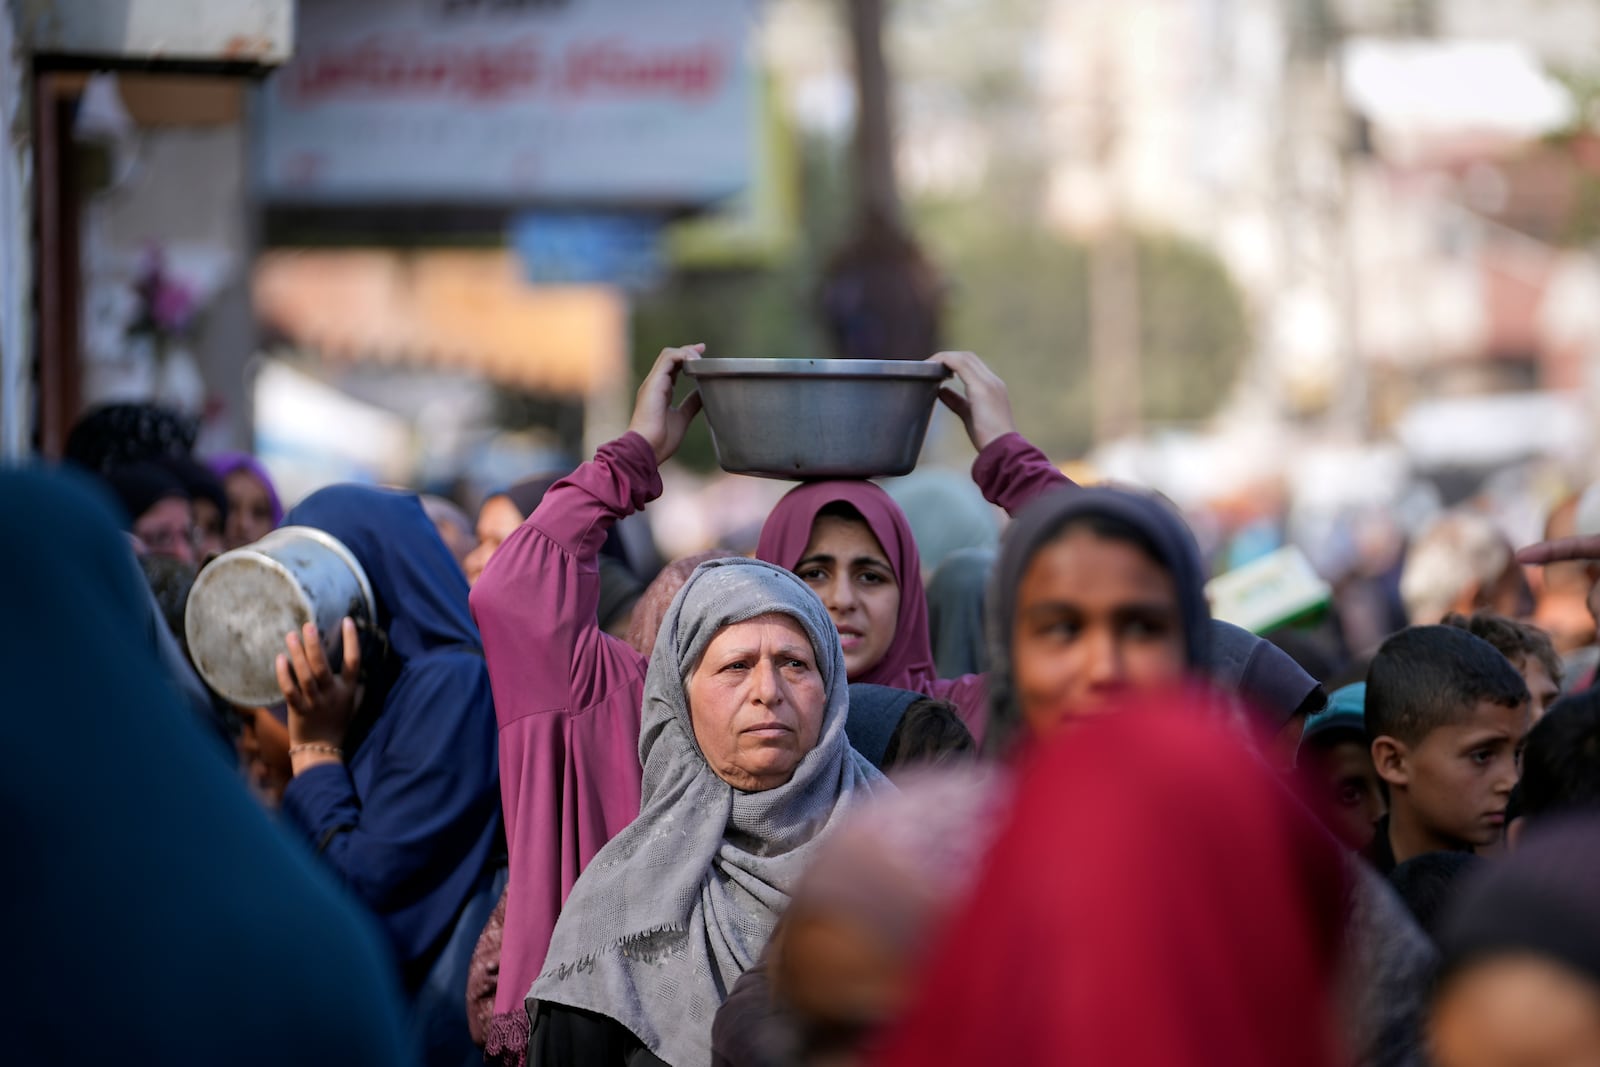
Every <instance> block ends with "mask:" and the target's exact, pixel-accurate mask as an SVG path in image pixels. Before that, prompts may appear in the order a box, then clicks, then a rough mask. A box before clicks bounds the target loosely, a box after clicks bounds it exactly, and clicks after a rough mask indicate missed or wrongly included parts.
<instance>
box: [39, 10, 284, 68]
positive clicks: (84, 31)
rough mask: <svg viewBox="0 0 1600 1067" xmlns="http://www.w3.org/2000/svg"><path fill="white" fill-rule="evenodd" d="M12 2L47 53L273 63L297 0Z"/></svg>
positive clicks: (281, 51)
mask: <svg viewBox="0 0 1600 1067" xmlns="http://www.w3.org/2000/svg"><path fill="white" fill-rule="evenodd" d="M311 6H315V5H311ZM13 7H14V8H15V11H16V17H17V22H18V26H19V28H20V30H21V33H22V36H23V37H24V38H25V39H26V40H27V42H28V46H29V48H31V49H32V50H33V51H35V52H41V53H46V54H49V55H67V56H93V57H96V58H105V59H129V60H139V61H141V62H148V61H151V60H170V61H174V62H194V63H249V64H260V65H263V66H275V65H277V64H279V63H282V62H283V61H284V60H285V59H287V58H288V57H289V52H290V50H291V48H292V46H293V44H294V10H295V5H294V0H55V2H53V3H25V4H16V5H13Z"/></svg>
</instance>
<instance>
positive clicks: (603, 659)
mask: <svg viewBox="0 0 1600 1067" xmlns="http://www.w3.org/2000/svg"><path fill="white" fill-rule="evenodd" d="M660 492H661V478H660V474H659V472H658V470H657V464H656V458H655V453H654V451H653V450H652V449H651V448H650V446H649V444H648V443H647V442H646V441H645V440H644V438H642V437H640V436H639V435H638V434H634V433H629V434H626V435H624V436H623V437H620V438H618V439H617V440H615V441H612V442H611V443H609V444H607V445H605V446H603V447H601V448H600V450H599V451H598V452H597V453H596V455H595V458H594V459H593V460H591V461H590V462H588V463H585V464H584V465H583V466H581V467H579V468H578V469H577V470H576V471H574V472H573V473H572V474H571V475H570V476H568V477H567V478H564V479H562V480H561V481H559V482H557V483H556V484H555V485H554V486H552V487H551V488H550V490H549V492H547V493H546V494H545V496H544V499H543V500H542V501H540V503H539V507H538V508H537V509H536V510H535V511H534V513H533V514H532V515H530V516H528V519H527V520H526V521H525V522H524V523H523V524H522V525H521V526H520V527H518V528H517V530H516V531H515V532H514V533H513V534H512V535H511V536H510V537H508V538H507V539H506V541H505V544H503V545H501V546H500V550H499V551H498V552H496V553H495V554H494V556H493V558H492V559H490V561H489V565H488V567H487V568H485V570H484V573H483V576H482V577H481V578H479V579H478V584H477V585H476V586H474V587H473V590H472V600H471V603H472V611H473V615H474V616H475V617H476V619H477V621H478V627H479V630H480V631H481V632H482V635H483V647H484V654H485V658H486V659H487V661H488V666H489V680H490V684H491V685H492V686H493V689H494V703H495V714H496V715H497V716H498V718H499V720H500V792H501V803H502V808H503V810H504V812H505V822H506V843H507V847H508V849H509V852H510V860H511V882H510V888H509V890H508V893H507V897H506V922H505V934H504V941H503V944H502V951H501V958H500V986H499V989H498V990H497V992H496V995H495V1010H496V1016H495V1020H494V1022H493V1023H492V1024H491V1036H490V1041H489V1044H490V1046H491V1047H496V1046H497V1045H498V1044H499V1043H501V1042H503V1041H505V1040H509V1038H507V1036H506V1035H505V1034H501V1033H500V1032H499V1031H500V1029H501V1028H502V1027H503V1026H504V1027H509V1028H510V1030H515V1029H516V1026H515V1024H516V1023H517V1022H518V1020H519V1019H521V1020H525V1019H526V1014H525V1009H524V1008H523V998H524V997H526V995H527V991H528V987H529V986H530V985H532V984H533V980H534V978H536V977H537V976H538V973H539V968H540V967H541V965H542V964H543V962H544V954H545V949H546V947H547V946H548V944H549V938H550V932H551V930H552V929H554V926H555V920H556V916H557V915H558V914H559V913H560V910H561V905H562V902H563V901H564V900H565V898H566V894H567V891H568V890H570V889H571V887H572V884H573V883H574V882H575V881H576V880H577V877H578V874H579V873H580V872H581V871H582V869H583V867H584V865H585V864H586V863H587V861H588V860H589V859H590V858H591V857H592V856H593V855H594V853H595V852H596V851H598V850H599V848H600V847H601V846H602V845H604V844H605V842H606V841H607V840H609V838H610V837H611V835H612V834H614V833H616V831H617V830H619V829H620V828H621V827H623V826H625V825H627V824H628V822H630V821H631V820H632V819H633V818H634V817H635V816H636V815H638V813H639V756H638V743H639V707H640V703H641V700H642V695H643V691H644V675H645V658H644V657H643V656H641V655H639V654H638V653H637V652H635V651H634V650H633V649H632V648H630V647H629V646H628V645H627V644H625V643H624V642H622V641H619V640H617V639H616V638H614V637H611V636H610V635H609V634H606V633H605V632H604V631H602V630H601V629H600V625H599V621H598V618H597V614H598V609H599V602H600V572H599V565H598V557H599V553H600V548H601V546H602V545H603V544H604V543H605V538H606V532H607V531H608V530H609V529H610V527H611V525H612V524H613V523H614V522H616V521H617V520H618V519H620V518H622V517H623V516H624V515H627V514H629V513H631V512H633V511H635V510H637V509H639V508H641V507H643V506H644V505H645V504H646V503H647V502H648V501H650V500H653V499H654V498H655V497H656V496H657V495H659V494H660ZM524 1025H525V1024H524ZM508 1032H509V1031H508ZM521 1040H525V1038H524V1039H521Z"/></svg>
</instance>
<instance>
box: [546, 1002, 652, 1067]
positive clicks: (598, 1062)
mask: <svg viewBox="0 0 1600 1067" xmlns="http://www.w3.org/2000/svg"><path fill="white" fill-rule="evenodd" d="M528 1067H667V1062H666V1061H665V1060H663V1059H662V1058H661V1057H659V1056H657V1055H656V1054H655V1053H654V1052H651V1051H650V1050H649V1049H647V1048H645V1047H644V1042H642V1041H640V1040H639V1039H638V1038H637V1037H635V1036H634V1035H633V1033H632V1031H630V1030H629V1029H628V1028H627V1027H625V1026H623V1025H622V1024H621V1023H619V1022H617V1021H616V1020H615V1019H612V1018H610V1017H608V1016H605V1015H601V1014H600V1013H599V1012H594V1011H584V1010H583V1009H582V1008H569V1007H567V1006H566V1005H565V1004H550V1003H547V1002H546V1003H541V1004H540V1005H539V1015H538V1017H537V1018H535V1019H534V1020H533V1033H532V1034H531V1035H529V1037H528Z"/></svg>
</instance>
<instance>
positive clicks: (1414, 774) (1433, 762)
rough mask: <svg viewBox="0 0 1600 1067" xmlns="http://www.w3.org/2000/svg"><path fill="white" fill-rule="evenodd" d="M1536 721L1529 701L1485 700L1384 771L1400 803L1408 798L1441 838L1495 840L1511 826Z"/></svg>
mask: <svg viewBox="0 0 1600 1067" xmlns="http://www.w3.org/2000/svg"><path fill="white" fill-rule="evenodd" d="M1531 720H1532V716H1531V714H1530V712H1529V710H1528V705H1527V704H1522V705H1519V706H1518V707H1515V708H1508V707H1503V706H1502V705H1499V704H1495V703H1492V702H1490V701H1487V700H1485V701H1480V702H1479V703H1478V705H1477V707H1476V708H1474V709H1473V711H1472V714H1471V715H1469V716H1467V717H1466V718H1465V719H1463V720H1462V721H1460V722H1458V723H1454V724H1452V725H1450V726H1441V727H1439V728H1437V729H1435V730H1433V731H1432V732H1430V733H1429V734H1428V735H1427V736H1426V737H1424V738H1423V739H1422V740H1421V741H1420V742H1419V743H1418V744H1416V745H1415V746H1412V747H1410V748H1409V749H1407V750H1405V751H1404V752H1403V753H1402V755H1401V756H1400V758H1399V766H1398V767H1397V768H1394V769H1393V770H1386V771H1385V772H1384V777H1385V778H1387V779H1388V781H1389V784H1390V785H1391V786H1393V787H1395V792H1396V800H1395V803H1396V804H1399V803H1400V802H1401V801H1400V798H1401V797H1403V798H1404V802H1405V803H1407V804H1409V805H1410V806H1411V808H1412V809H1413V810H1414V811H1415V813H1416V815H1417V821H1418V822H1419V823H1420V824H1421V825H1422V826H1424V827H1426V828H1427V829H1428V830H1429V831H1430V832H1432V833H1433V834H1434V835H1435V836H1437V837H1440V838H1443V839H1446V840H1448V841H1451V842H1459V843H1461V844H1468V845H1492V844H1494V843H1495V842H1496V841H1498V840H1499V839H1500V835H1501V832H1502V830H1503V829H1504V827H1505V818H1506V815H1505V812H1506V802H1507V800H1509V799H1510V796H1511V787H1512V786H1514V785H1516V784H1517V775H1518V772H1519V769H1520V763H1521V756H1522V739H1523V737H1525V736H1526V735H1527V732H1528V728H1529V727H1530V726H1531V725H1532V722H1531Z"/></svg>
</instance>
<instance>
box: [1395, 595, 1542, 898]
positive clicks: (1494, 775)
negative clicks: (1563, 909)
mask: <svg viewBox="0 0 1600 1067" xmlns="http://www.w3.org/2000/svg"><path fill="white" fill-rule="evenodd" d="M1528 704H1529V697H1528V687H1527V685H1526V684H1525V683H1524V682H1523V680H1522V677H1521V675H1519V674H1517V672H1516V669H1515V668H1513V667H1512V666H1511V663H1510V662H1509V661H1508V660H1507V659H1506V658H1505V657H1504V656H1502V655H1501V654H1500V653H1499V652H1497V651H1495V648H1494V646H1493V645H1490V644H1489V643H1488V642H1486V641H1484V640H1482V639H1481V638H1477V637H1474V636H1472V635H1471V634H1469V633H1467V632H1466V631H1465V630H1458V629H1456V628H1455V627H1452V626H1413V627H1410V628H1409V629H1405V630H1401V631H1400V632H1399V633H1397V634H1395V635H1394V636H1393V637H1391V638H1389V640H1387V641H1385V642H1384V643H1383V647H1382V648H1380V649H1379V650H1378V654H1377V656H1376V657H1374V659H1373V661H1372V667H1371V669H1370V670H1369V671H1368V673H1367V700H1366V725H1367V734H1368V736H1370V737H1371V738H1372V763H1373V766H1374V767H1376V768H1377V771H1378V776H1379V777H1381V778H1382V779H1383V780H1384V783H1385V784H1386V785H1387V786H1388V791H1389V814H1388V815H1387V816H1385V817H1384V818H1383V819H1382V820H1381V821H1380V822H1379V823H1378V831H1377V835H1376V836H1375V837H1374V838H1373V840H1372V844H1371V845H1370V846H1369V847H1368V849H1367V851H1366V856H1367V858H1368V859H1369V860H1370V861H1371V862H1372V864H1373V866H1375V867H1376V868H1377V869H1378V871H1379V872H1380V873H1382V874H1383V875H1385V876H1387V875H1388V874H1389V873H1390V872H1391V871H1393V870H1394V868H1395V866H1396V865H1397V864H1400V863H1404V862H1405V861H1406V860H1408V859H1410V858H1412V857H1413V856H1420V855H1422V854H1423V853H1425V852H1441V851H1461V852H1466V851H1470V850H1472V849H1474V848H1479V847H1484V846H1488V845H1492V844H1494V843H1495V842H1496V841H1498V840H1500V838H1501V835H1502V832H1503V828H1504V826H1505V817H1506V802H1507V800H1508V798H1509V797H1510V795H1511V789H1512V787H1513V786H1515V785H1516V784H1517V770H1518V760H1519V757H1520V755H1521V749H1522V741H1523V738H1524V736H1525V735H1526V734H1527V732H1528V727H1529V725H1530V713H1529V708H1528Z"/></svg>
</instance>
